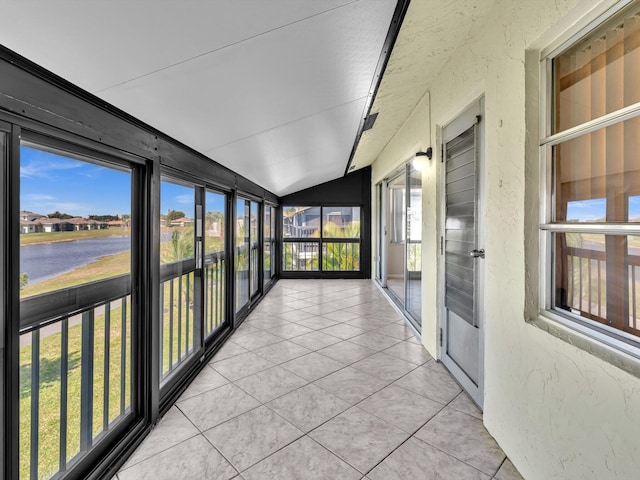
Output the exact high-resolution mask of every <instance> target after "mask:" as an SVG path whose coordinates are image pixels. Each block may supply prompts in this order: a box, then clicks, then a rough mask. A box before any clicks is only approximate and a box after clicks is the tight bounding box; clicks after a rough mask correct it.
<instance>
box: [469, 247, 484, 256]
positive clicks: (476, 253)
mask: <svg viewBox="0 0 640 480" xmlns="http://www.w3.org/2000/svg"><path fill="white" fill-rule="evenodd" d="M469 256H470V257H473V258H484V248H481V249H480V250H471V251H470V252H469Z"/></svg>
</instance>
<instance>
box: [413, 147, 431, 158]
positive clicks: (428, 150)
mask: <svg viewBox="0 0 640 480" xmlns="http://www.w3.org/2000/svg"><path fill="white" fill-rule="evenodd" d="M416 157H427V158H428V159H429V160H431V158H432V157H433V149H432V148H431V147H429V148H427V151H426V152H416Z"/></svg>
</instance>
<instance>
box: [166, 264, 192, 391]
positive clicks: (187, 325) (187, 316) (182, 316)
mask: <svg viewBox="0 0 640 480" xmlns="http://www.w3.org/2000/svg"><path fill="white" fill-rule="evenodd" d="M160 275H161V282H160V308H161V312H162V313H161V317H162V320H161V321H162V324H161V325H162V328H160V358H161V360H162V361H161V365H160V368H161V374H162V379H163V380H166V379H167V378H168V377H169V376H170V375H171V374H172V373H173V372H174V371H175V370H176V369H177V368H178V367H179V366H180V365H181V364H182V363H183V362H184V361H185V360H186V359H187V358H188V357H189V356H190V355H191V354H192V353H193V352H194V338H193V337H194V325H195V320H194V300H195V295H194V293H195V292H194V288H195V260H194V259H189V260H184V261H181V262H175V263H171V264H168V265H162V268H161V274H160Z"/></svg>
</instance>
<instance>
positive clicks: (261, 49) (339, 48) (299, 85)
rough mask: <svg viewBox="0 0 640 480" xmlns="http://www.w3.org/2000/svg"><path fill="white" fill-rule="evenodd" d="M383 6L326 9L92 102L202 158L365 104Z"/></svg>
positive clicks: (382, 24) (382, 26) (377, 51)
mask: <svg viewBox="0 0 640 480" xmlns="http://www.w3.org/2000/svg"><path fill="white" fill-rule="evenodd" d="M385 3H386V5H385ZM389 3H390V2H378V1H374V2H369V3H364V2H358V3H354V4H350V5H348V6H345V7H343V8H340V9H334V10H331V11H329V12H326V13H324V14H322V15H317V16H315V17H313V18H309V19H307V20H305V21H302V22H298V23H295V24H292V25H289V26H288V27H286V28H282V29H278V30H275V31H271V32H269V33H267V34H264V35H261V36H259V37H254V38H251V39H249V40H246V41H244V42H241V43H237V44H235V45H232V46H230V47H228V48H225V49H222V50H218V51H216V52H213V53H211V54H209V55H205V56H202V57H198V58H196V59H193V60H191V61H189V62H185V63H182V64H180V65H176V66H174V67H171V68H167V69H164V70H162V71H159V72H156V73H154V74H151V75H148V76H145V77H143V78H139V79H135V80H133V81H131V82H127V83H125V84H121V85H119V86H117V87H114V88H110V89H108V90H105V91H103V92H101V93H100V96H101V97H102V98H104V99H105V100H107V101H109V102H111V103H113V104H114V105H116V106H118V107H120V108H122V109H124V110H126V111H128V112H129V113H131V114H132V115H134V116H136V117H138V118H140V119H142V120H144V121H145V122H147V123H149V124H151V125H153V126H155V127H156V128H158V129H160V130H162V131H165V132H167V131H168V132H172V135H173V136H174V137H175V138H177V139H178V140H180V141H182V142H184V143H186V144H187V145H190V146H192V147H194V148H195V149H197V150H199V151H201V152H205V151H208V150H211V149H213V148H216V147H219V146H222V145H225V144H227V143H230V142H234V141H237V140H240V139H242V138H246V137H248V136H250V135H255V134H259V133H261V132H264V131H267V130H269V129H271V128H274V127H277V126H280V125H283V124H286V123H288V122H291V121H295V120H297V119H300V118H304V117H306V116H308V115H313V114H317V113H319V112H322V111H323V110H327V109H330V108H333V107H335V106H337V105H341V104H344V103H347V102H350V101H353V100H356V99H359V98H362V97H364V96H366V95H367V94H368V91H369V88H370V86H371V79H372V74H373V71H374V69H375V66H376V63H377V61H378V57H379V55H380V49H381V48H382V43H383V41H384V35H382V36H381V35H379V32H380V31H381V30H384V29H385V28H388V19H387V20H386V23H387V25H385V15H384V14H385V10H387V9H388V4H389ZM385 6H386V7H387V8H383V7H385ZM386 13H388V12H386ZM376 31H377V32H378V35H377V36H376V35H374V34H373V33H372V32H376ZM185 79H186V81H185ZM186 118H188V119H190V120H189V121H187V122H184V121H182V120H180V121H179V122H176V119H186ZM216 160H217V159H216ZM343 160H344V162H345V165H346V161H347V160H348V158H343Z"/></svg>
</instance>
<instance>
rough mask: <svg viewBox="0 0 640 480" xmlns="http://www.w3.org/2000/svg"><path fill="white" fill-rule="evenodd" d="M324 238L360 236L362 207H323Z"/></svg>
mask: <svg viewBox="0 0 640 480" xmlns="http://www.w3.org/2000/svg"><path fill="white" fill-rule="evenodd" d="M322 236H323V237H324V238H360V207H322Z"/></svg>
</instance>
